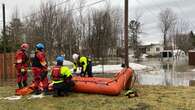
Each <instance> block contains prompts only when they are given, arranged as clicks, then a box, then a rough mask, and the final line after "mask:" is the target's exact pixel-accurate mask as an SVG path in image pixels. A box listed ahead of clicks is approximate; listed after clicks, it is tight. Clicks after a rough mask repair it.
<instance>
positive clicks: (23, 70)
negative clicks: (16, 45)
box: [15, 43, 29, 88]
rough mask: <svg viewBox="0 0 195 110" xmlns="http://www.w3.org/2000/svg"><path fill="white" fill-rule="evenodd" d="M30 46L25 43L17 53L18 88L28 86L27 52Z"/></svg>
mask: <svg viewBox="0 0 195 110" xmlns="http://www.w3.org/2000/svg"><path fill="white" fill-rule="evenodd" d="M28 48H29V45H28V44H26V43H24V44H22V45H21V46H20V49H19V50H18V51H17V52H16V57H15V58H16V63H15V67H16V70H17V84H18V88H22V87H25V86H27V78H28V77H27V69H28V64H27V63H28V56H27V53H26V51H27V50H28Z"/></svg>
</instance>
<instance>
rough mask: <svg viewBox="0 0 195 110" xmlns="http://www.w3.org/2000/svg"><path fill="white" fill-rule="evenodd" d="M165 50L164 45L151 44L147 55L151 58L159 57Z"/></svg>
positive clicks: (147, 48) (147, 49)
mask: <svg viewBox="0 0 195 110" xmlns="http://www.w3.org/2000/svg"><path fill="white" fill-rule="evenodd" d="M163 50H164V49H163V45H161V44H150V45H147V46H146V54H147V55H149V56H158V55H160V52H162V51H163Z"/></svg>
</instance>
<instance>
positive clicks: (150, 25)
mask: <svg viewBox="0 0 195 110" xmlns="http://www.w3.org/2000/svg"><path fill="white" fill-rule="evenodd" d="M47 1H53V2H56V3H59V2H62V1H65V0H0V3H1V4H2V3H5V5H6V13H7V14H6V18H7V19H10V18H11V13H12V12H13V11H14V10H15V9H16V7H17V9H18V10H19V12H20V17H24V16H26V15H28V14H29V13H30V12H32V11H37V10H38V7H39V5H40V4H41V3H42V2H47ZM75 1H76V0H75ZM86 1H89V2H94V1H99V0H86ZM107 1H108V0H107ZM110 2H111V3H112V6H118V7H121V8H123V6H124V0H110ZM99 5H100V6H101V5H102V3H100V4H99ZM166 8H171V9H172V10H173V11H174V12H175V13H176V14H177V15H178V17H179V18H182V19H184V20H185V21H187V22H189V23H190V24H191V25H190V29H191V30H195V15H194V14H193V11H194V10H195V0H129V18H130V19H134V17H135V16H136V15H137V13H141V15H142V17H141V21H142V24H143V27H142V31H143V32H144V33H143V34H142V35H141V36H140V38H141V40H142V41H143V42H146V43H150V42H160V41H162V37H161V36H162V35H161V32H160V29H159V28H158V14H159V12H160V10H163V9H166ZM0 25H1V26H0V29H1V27H2V8H0Z"/></svg>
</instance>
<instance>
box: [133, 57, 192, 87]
mask: <svg viewBox="0 0 195 110" xmlns="http://www.w3.org/2000/svg"><path fill="white" fill-rule="evenodd" d="M141 64H144V65H148V66H152V67H153V68H154V69H153V70H152V71H136V72H137V77H138V82H139V83H140V84H142V85H171V86H181V85H182V86H188V85H189V81H190V80H195V73H194V72H193V71H192V69H193V68H195V67H194V66H189V65H188V61H187V59H180V60H177V61H173V60H172V61H160V60H158V59H154V58H153V59H148V60H146V61H143V62H141Z"/></svg>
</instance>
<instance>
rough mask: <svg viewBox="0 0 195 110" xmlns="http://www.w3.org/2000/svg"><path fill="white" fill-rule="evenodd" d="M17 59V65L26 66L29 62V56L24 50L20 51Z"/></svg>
mask: <svg viewBox="0 0 195 110" xmlns="http://www.w3.org/2000/svg"><path fill="white" fill-rule="evenodd" d="M15 58H16V63H17V64H25V63H27V61H28V56H27V54H26V53H25V52H24V51H23V50H18V51H17V52H16V57H15Z"/></svg>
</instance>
